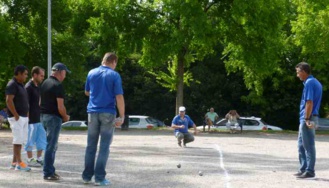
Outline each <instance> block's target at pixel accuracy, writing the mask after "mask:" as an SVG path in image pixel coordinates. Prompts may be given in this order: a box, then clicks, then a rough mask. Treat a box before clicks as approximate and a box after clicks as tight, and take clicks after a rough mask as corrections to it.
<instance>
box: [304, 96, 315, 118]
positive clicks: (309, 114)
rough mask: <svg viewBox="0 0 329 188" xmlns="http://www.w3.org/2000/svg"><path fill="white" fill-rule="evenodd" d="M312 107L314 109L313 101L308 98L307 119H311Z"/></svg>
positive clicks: (306, 106)
mask: <svg viewBox="0 0 329 188" xmlns="http://www.w3.org/2000/svg"><path fill="white" fill-rule="evenodd" d="M312 109H313V101H311V100H308V101H306V105H305V119H309V118H310V117H311V115H312Z"/></svg>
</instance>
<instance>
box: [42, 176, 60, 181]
mask: <svg viewBox="0 0 329 188" xmlns="http://www.w3.org/2000/svg"><path fill="white" fill-rule="evenodd" d="M43 179H44V180H47V181H57V180H59V179H60V177H59V176H56V175H52V176H45V177H43Z"/></svg>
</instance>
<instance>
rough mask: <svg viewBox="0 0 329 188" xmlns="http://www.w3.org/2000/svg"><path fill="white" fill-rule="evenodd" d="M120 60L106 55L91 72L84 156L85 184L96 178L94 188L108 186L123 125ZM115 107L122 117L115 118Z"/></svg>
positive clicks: (87, 83) (83, 175)
mask: <svg viewBox="0 0 329 188" xmlns="http://www.w3.org/2000/svg"><path fill="white" fill-rule="evenodd" d="M117 63H118V57H117V56H116V55H115V54H114V53H106V54H105V55H104V57H103V61H102V65H101V66H99V67H97V68H94V69H92V70H91V71H89V73H88V76H87V80H86V86H85V94H86V95H87V96H89V103H88V106H87V112H88V139H87V148H86V154H85V169H84V171H83V173H82V179H83V181H84V183H86V184H87V183H90V182H91V179H92V177H93V176H95V177H94V178H95V185H97V186H108V185H109V184H110V182H109V181H108V180H107V179H106V178H105V176H106V171H105V168H106V163H107V159H108V156H109V153H110V145H111V143H112V140H113V135H114V130H115V126H121V125H122V123H123V121H124V113H125V103H124V97H123V89H122V81H121V77H120V74H119V73H118V72H116V71H114V70H115V68H116V66H117ZM116 107H117V108H118V111H119V117H118V118H116ZM99 137H100V145H99V152H98V157H97V160H96V164H95V157H96V152H97V144H98V140H99Z"/></svg>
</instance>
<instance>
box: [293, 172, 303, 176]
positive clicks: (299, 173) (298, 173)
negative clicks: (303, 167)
mask: <svg viewBox="0 0 329 188" xmlns="http://www.w3.org/2000/svg"><path fill="white" fill-rule="evenodd" d="M303 174H304V172H301V171H298V172H297V173H296V174H294V176H297V177H298V176H301V175H303Z"/></svg>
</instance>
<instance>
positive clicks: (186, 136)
mask: <svg viewBox="0 0 329 188" xmlns="http://www.w3.org/2000/svg"><path fill="white" fill-rule="evenodd" d="M185 110H186V109H185V107H184V106H181V107H179V114H178V115H177V116H175V117H174V119H173V120H172V124H171V127H172V128H174V129H175V136H176V138H177V141H178V145H179V146H180V147H182V140H183V147H186V144H187V143H189V142H193V141H194V136H193V135H192V134H191V133H189V132H188V128H190V127H193V128H194V134H195V135H196V134H197V129H196V125H195V124H194V122H193V121H192V119H191V118H190V117H189V116H188V115H186V114H185Z"/></svg>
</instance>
